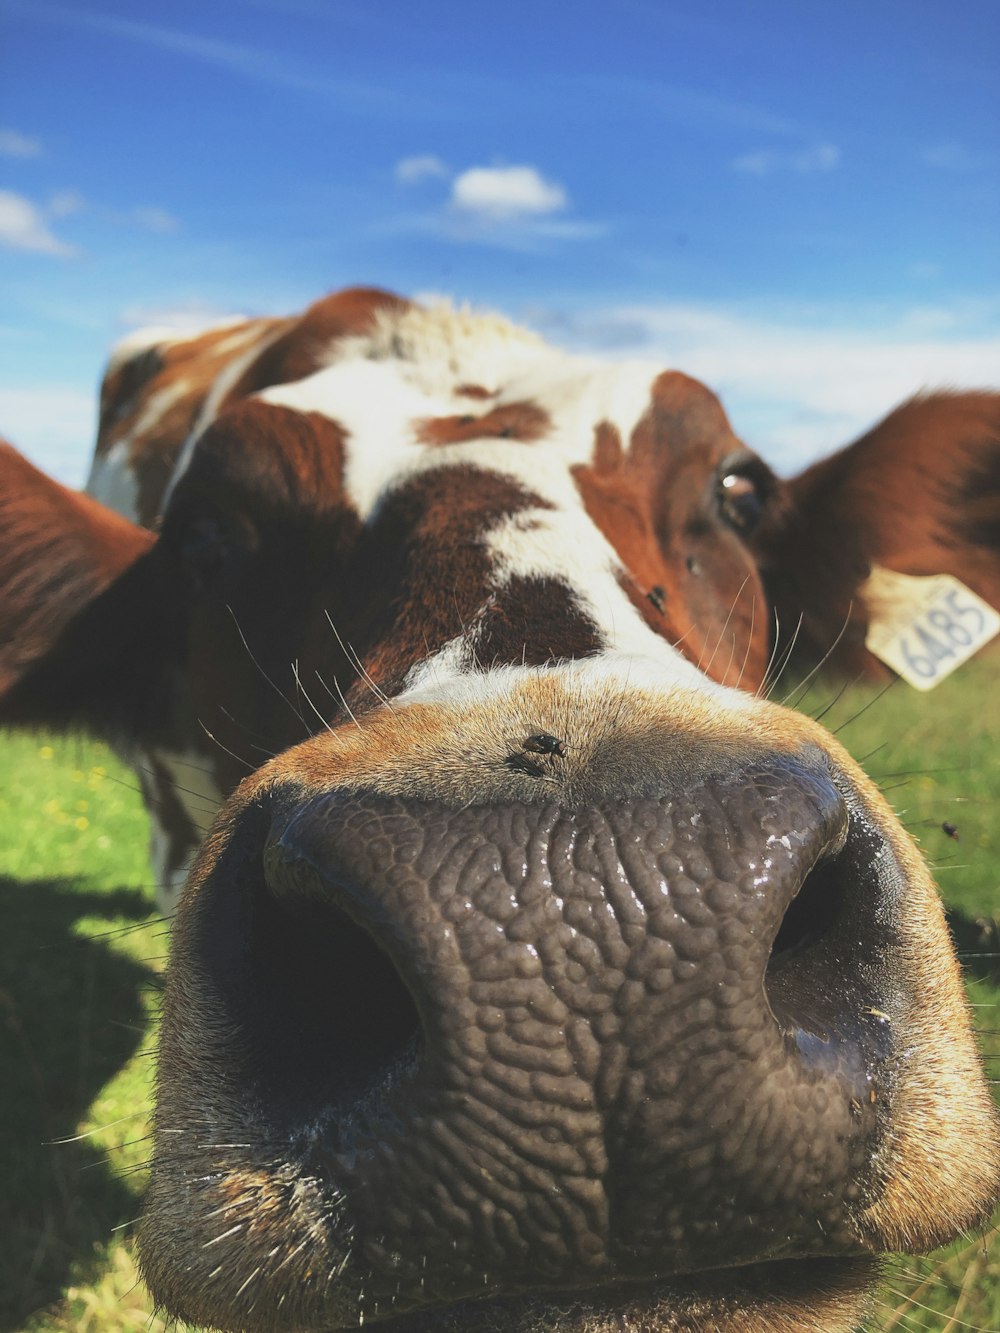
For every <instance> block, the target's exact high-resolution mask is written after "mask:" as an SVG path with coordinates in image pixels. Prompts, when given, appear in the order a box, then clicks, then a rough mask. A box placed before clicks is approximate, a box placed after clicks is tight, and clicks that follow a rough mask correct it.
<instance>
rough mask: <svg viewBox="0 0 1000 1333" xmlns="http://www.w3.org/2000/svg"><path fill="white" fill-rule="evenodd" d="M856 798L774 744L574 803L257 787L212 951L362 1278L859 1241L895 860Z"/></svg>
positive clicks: (601, 1263) (267, 1106)
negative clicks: (241, 911)
mask: <svg viewBox="0 0 1000 1333" xmlns="http://www.w3.org/2000/svg"><path fill="white" fill-rule="evenodd" d="M853 805H854V803H853V801H852V800H851V798H850V795H849V794H848V795H847V796H846V797H845V796H844V795H842V794H841V792H840V791H839V790H838V788H837V786H836V785H835V783H834V781H833V780H832V779H831V777H830V776H829V774H828V772H827V771H825V769H822V768H820V767H819V766H817V765H816V764H815V763H814V762H812V761H810V762H798V761H796V760H793V759H784V758H782V759H780V760H779V759H775V760H774V761H772V762H769V763H764V764H758V765H755V766H753V767H749V768H746V769H744V770H743V771H741V772H740V773H738V774H735V775H728V776H726V777H720V778H714V779H708V780H705V781H703V782H702V783H700V784H699V785H697V786H696V787H694V788H692V789H691V790H690V791H686V792H672V793H664V794H656V793H655V792H651V793H647V794H645V795H643V796H642V797H640V798H637V799H634V800H631V801H620V802H608V803H605V804H602V805H590V806H586V807H584V808H566V807H565V806H562V805H560V804H558V803H554V802H552V803H539V804H526V803H516V802H515V803H508V804H503V805H491V806H470V807H466V808H456V807H453V806H446V805H444V804H439V803H434V802H417V801H413V800H407V799H404V798H399V797H386V796H382V795H376V794H373V793H370V792H364V791H360V792H359V791H345V790H334V791H331V792H328V793H324V794H321V795H318V796H314V797H312V798H310V799H307V800H306V801H305V802H304V803H303V802H301V800H296V801H292V802H289V805H288V808H281V801H280V798H278V800H277V802H276V806H275V808H274V810H273V811H272V817H271V824H270V828H269V830H268V832H267V834H266V846H265V849H264V853H263V874H262V876H260V879H259V883H258V886H257V888H256V890H255V891H254V896H253V905H252V909H251V910H250V912H249V914H248V915H247V916H246V918H245V919H244V921H243V922H242V925H241V928H240V931H239V935H240V939H241V945H240V947H239V948H238V949H236V950H232V951H231V952H230V956H229V959H228V964H227V966H226V967H222V966H220V962H219V959H218V958H217V959H215V960H214V967H213V972H214V974H215V976H216V978H217V980H218V984H220V985H221V986H222V987H223V989H225V988H226V987H228V989H229V992H230V994H231V996H232V997H233V998H232V1003H231V1008H232V1009H233V1011H234V1012H235V1011H238V1012H239V1022H240V1024H241V1027H242V1031H243V1033H244V1043H245V1048H246V1068H247V1069H248V1070H251V1071H252V1078H253V1080H254V1082H255V1085H256V1091H257V1096H258V1098H259V1102H260V1106H261V1108H262V1109H261V1113H262V1114H263V1115H264V1116H265V1117H267V1116H270V1117H272V1118H273V1120H274V1123H275V1125H276V1126H278V1127H280V1134H281V1136H282V1137H283V1138H284V1137H287V1136H290V1137H291V1138H292V1139H294V1140H295V1141H296V1142H298V1143H299V1145H300V1149H301V1152H302V1153H303V1154H304V1155H305V1156H306V1157H307V1158H308V1160H309V1161H310V1163H311V1164H312V1169H315V1171H316V1172H317V1173H319V1174H322V1175H324V1176H327V1177H329V1178H330V1179H331V1181H332V1182H333V1184H334V1185H335V1187H336V1189H337V1190H338V1191H339V1192H342V1194H343V1197H344V1198H345V1200H346V1201H347V1206H348V1208H349V1209H350V1212H351V1217H352V1225H353V1234H354V1238H355V1244H356V1246H357V1247H359V1249H360V1252H361V1253H363V1256H364V1261H365V1265H366V1267H367V1269H368V1270H369V1271H370V1272H371V1273H372V1284H373V1289H377V1287H378V1284H379V1282H380V1281H383V1282H384V1283H385V1284H387V1290H388V1288H389V1287H391V1288H392V1290H393V1291H394V1292H395V1294H396V1298H397V1299H399V1298H400V1292H403V1293H404V1296H405V1292H406V1291H407V1290H408V1289H410V1288H412V1289H413V1293H414V1299H417V1298H418V1296H417V1288H418V1286H419V1299H420V1300H426V1299H427V1297H428V1295H430V1294H431V1290H430V1289H428V1286H427V1284H428V1283H429V1284H431V1288H432V1289H433V1291H434V1292H435V1293H436V1294H437V1295H438V1296H439V1297H440V1298H442V1299H444V1298H445V1297H447V1298H448V1299H454V1298H455V1297H456V1295H458V1294H462V1293H468V1294H475V1293H476V1292H482V1290H483V1283H484V1275H485V1280H486V1284H487V1286H488V1287H489V1289H491V1290H505V1289H510V1288H516V1289H520V1288H522V1287H524V1286H526V1285H527V1286H530V1285H538V1284H551V1283H553V1282H555V1283H562V1282H580V1281H586V1280H587V1279H590V1280H592V1281H593V1280H604V1279H606V1278H607V1277H608V1276H609V1275H610V1276H614V1275H620V1276H622V1277H639V1276H654V1275H656V1274H657V1273H658V1272H659V1271H660V1268H661V1267H662V1261H663V1256H664V1254H669V1255H670V1256H671V1267H672V1269H673V1271H675V1272H683V1271H685V1270H688V1269H695V1268H705V1267H711V1266H713V1265H718V1264H722V1263H725V1264H726V1265H731V1264H734V1263H741V1262H750V1261H753V1260H757V1259H761V1258H780V1257H784V1256H787V1255H803V1254H809V1253H817V1254H831V1253H837V1254H845V1253H853V1252H857V1251H858V1250H859V1249H861V1248H862V1245H861V1242H860V1241H859V1239H858V1230H857V1228H856V1227H855V1225H854V1221H853V1219H854V1217H855V1215H856V1213H857V1211H858V1210H859V1208H860V1207H861V1206H862V1205H863V1204H864V1203H865V1202H866V1201H867V1198H866V1196H867V1194H868V1192H869V1190H870V1189H872V1188H874V1185H873V1182H871V1181H870V1180H869V1179H868V1178H867V1176H866V1167H865V1163H866V1162H871V1161H872V1160H873V1158H874V1157H875V1155H876V1146H877V1145H876V1140H877V1139H878V1136H879V1133H880V1126H881V1099H882V1096H883V1093H884V1091H885V1087H886V1086H887V1085H888V1083H889V1082H890V1081H891V1066H892V1050H891V1040H890V1035H889V1034H890V1033H891V1017H892V1010H893V997H892V994H891V993H890V988H889V987H888V984H887V983H885V982H883V980H882V978H883V976H884V973H885V968H884V962H885V957H886V954H887V951H888V950H891V948H892V919H893V913H894V911H895V899H896V894H897V890H898V871H897V869H896V867H895V863H894V861H893V859H892V856H891V854H890V853H889V851H888V849H887V848H886V847H885V845H884V844H883V843H882V841H881V839H880V838H879V837H878V835H877V834H875V833H874V832H873V831H872V830H871V829H870V827H869V826H868V824H867V822H866V820H865V818H864V816H863V815H862V814H861V813H860V812H859V810H858V809H854V808H852V806H853ZM215 924H216V926H217V925H218V922H216V923H215ZM212 935H213V938H217V937H218V931H217V930H215V931H213V932H212ZM227 976H228V978H229V980H228V981H227V980H226V977H227ZM251 977H252V980H253V984H252V985H251V984H250V978H251ZM720 1237H725V1242H724V1248H723V1247H722V1242H721V1240H720Z"/></svg>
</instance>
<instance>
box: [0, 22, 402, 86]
mask: <svg viewBox="0 0 1000 1333" xmlns="http://www.w3.org/2000/svg"><path fill="white" fill-rule="evenodd" d="M7 5H8V8H11V9H14V10H19V11H20V12H21V13H23V14H24V15H25V16H27V17H30V18H32V19H34V20H41V21H43V22H49V23H55V24H58V25H60V26H63V27H72V28H87V29H90V30H91V31H93V32H101V33H105V34H106V35H107V36H110V37H118V38H122V39H124V40H126V41H131V42H136V43H139V44H141V45H143V46H149V47H153V48H155V49H156V50H158V51H163V52H166V53H168V54H170V55H175V56H179V57H182V58H186V59H189V60H196V61H199V62H201V63H203V64H208V65H212V66H214V67H215V68H217V69H224V70H227V71H229V72H230V73H232V74H237V75H242V76H243V77H245V78H249V79H254V80H256V81H258V82H260V83H265V84H269V85H270V86H272V87H276V88H288V89H291V90H294V91H298V92H307V93H321V94H324V95H327V96H331V97H335V98H337V99H339V100H341V101H345V102H349V103H350V104H351V105H352V106H354V107H358V106H360V107H364V108H368V109H377V108H380V109H382V110H393V111H398V110H399V109H400V104H401V98H400V95H399V94H398V93H397V92H395V91H394V90H393V89H391V88H389V87H387V86H386V87H383V86H379V85H376V84H368V83H358V82H355V81H352V80H349V79H342V78H331V77H330V76H329V75H328V74H326V73H325V72H322V71H321V72H318V73H317V72H314V71H312V70H307V69H304V68H302V66H301V65H299V64H298V63H296V62H294V61H291V60H288V59H287V58H285V57H283V56H282V55H281V53H280V52H278V51H276V50H274V49H273V48H260V49H258V48H254V47H252V46H246V45H244V44H243V43H241V42H231V41H225V40H222V39H220V38H216V37H203V36H201V35H200V34H198V33H193V32H185V31H182V30H180V29H178V28H169V27H164V26H163V25H162V24H158V23H143V22H139V21H137V20H135V19H126V18H119V17H117V16H115V15H112V14H104V13H100V12H97V11H94V10H86V9H82V8H70V7H69V6H68V5H60V4H48V3H45V0H30V3H29V0H7Z"/></svg>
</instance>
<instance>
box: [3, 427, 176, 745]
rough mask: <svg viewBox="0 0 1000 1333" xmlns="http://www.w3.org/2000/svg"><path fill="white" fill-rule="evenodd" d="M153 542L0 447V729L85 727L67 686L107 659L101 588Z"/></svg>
mask: <svg viewBox="0 0 1000 1333" xmlns="http://www.w3.org/2000/svg"><path fill="white" fill-rule="evenodd" d="M154 540H155V539H154V537H153V536H152V534H151V533H149V532H146V531H145V530H144V529H142V528H138V527H136V526H135V525H134V524H132V523H129V522H127V521H126V520H125V519H123V518H120V517H119V516H118V515H117V514H115V513H114V512H113V511H112V510H110V509H107V508H105V506H103V505H101V504H98V503H97V502H96V501H94V500H91V499H90V498H89V497H88V496H85V495H82V494H80V493H78V492H76V491H72V490H69V489H68V488H67V487H65V486H61V485H60V484H59V483H58V482H56V481H53V480H52V479H51V478H50V477H47V476H46V475H45V474H44V473H43V472H40V471H39V470H38V469H37V468H36V467H34V466H32V464H31V463H29V462H28V461H27V459H26V458H24V457H23V456H22V455H21V454H19V453H18V452H17V450H16V449H14V448H12V447H11V446H10V445H9V444H6V443H4V442H3V441H0V721H5V722H31V723H45V722H52V723H54V724H56V725H59V724H61V723H63V722H66V721H70V720H74V719H75V718H77V717H79V720H80V721H85V720H86V719H85V717H82V716H79V715H80V713H81V712H85V711H86V710H85V709H81V707H80V697H79V696H80V690H79V688H78V684H77V680H78V678H79V677H80V675H81V673H84V674H85V673H86V672H87V671H88V670H90V671H93V670H94V669H95V668H97V669H99V667H98V666H97V663H98V658H99V657H100V655H101V654H103V653H106V652H111V651H113V644H112V643H111V642H108V641H107V633H106V626H105V624H104V622H106V621H107V619H108V616H107V613H106V611H105V610H104V606H105V604H106V601H107V599H108V596H109V593H110V590H112V589H113V588H114V587H115V586H116V585H117V584H118V583H119V582H120V581H121V579H122V577H123V575H124V574H125V573H126V572H127V571H128V570H129V569H131V568H132V567H133V566H134V565H135V564H136V562H137V561H140V560H141V559H142V558H143V556H144V554H145V553H146V552H147V551H148V550H149V548H150V547H151V546H152V545H153V544H154ZM132 628H134V629H138V628H139V627H138V626H133V627H132ZM102 640H103V641H102ZM74 677H75V678H77V679H74Z"/></svg>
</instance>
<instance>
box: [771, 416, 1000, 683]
mask: <svg viewBox="0 0 1000 1333" xmlns="http://www.w3.org/2000/svg"><path fill="white" fill-rule="evenodd" d="M755 545H756V548H757V555H758V559H759V561H760V564H761V571H762V574H763V577H764V582H765V587H766V589H767V592H768V595H769V598H770V601H771V604H772V614H773V618H774V621H775V622H776V623H777V625H778V636H777V637H778V640H779V645H781V643H782V642H783V643H784V644H786V645H787V644H788V643H789V642H790V641H791V638H792V636H793V635H795V634H796V633H797V641H796V649H795V651H796V657H797V658H799V659H800V660H801V661H802V662H803V663H806V664H816V663H818V662H819V661H820V660H821V659H824V658H825V659H826V663H827V666H828V667H830V668H832V669H834V670H836V671H838V672H840V673H841V674H851V675H854V674H857V673H859V672H860V673H864V674H868V675H878V674H885V668H883V667H882V666H881V664H880V663H879V662H878V661H877V660H876V659H875V658H874V657H873V656H872V655H871V654H870V653H869V652H868V650H867V649H866V647H865V636H866V633H867V630H868V621H869V608H868V606H867V604H866V601H865V591H864V584H865V582H866V580H867V579H868V577H869V575H870V574H871V572H872V569H873V568H874V567H875V566H882V567H883V568H885V569H889V570H894V571H896V572H898V573H901V574H910V575H917V576H928V575H933V574H951V575H953V576H954V577H955V578H958V579H960V580H961V581H962V582H963V583H964V584H966V585H967V586H968V587H969V588H971V589H972V590H973V591H974V592H975V593H977V594H978V595H979V596H980V597H982V598H983V599H984V600H985V601H987V602H989V603H990V604H991V605H992V606H994V607H998V608H1000V394H995V393H935V394H927V395H921V396H919V397H917V398H913V399H911V400H910V401H909V402H907V403H904V404H903V405H902V407H899V408H897V409H896V410H895V411H894V412H892V413H890V415H889V416H887V417H886V418H885V420H884V421H881V422H880V423H879V424H878V425H877V426H875V427H874V428H873V429H872V430H871V431H869V432H868V433H867V434H866V435H864V436H862V437H861V438H860V439H859V440H856V441H855V442H854V443H853V444H851V445H848V446H847V448H845V449H842V450H840V452H839V453H836V454H833V455H832V456H831V457H829V458H826V459H824V460H822V461H821V462H819V463H816V464H814V465H813V466H812V467H810V468H808V469H807V470H806V471H805V472H802V473H801V474H800V475H799V476H797V477H794V478H792V479H791V480H790V481H788V482H786V483H785V484H784V486H783V488H782V496H781V503H780V504H778V505H776V506H775V507H774V512H773V516H772V518H771V519H770V521H768V522H767V523H766V524H765V525H764V528H763V530H762V531H761V532H760V533H759V535H758V538H757V540H756V542H755Z"/></svg>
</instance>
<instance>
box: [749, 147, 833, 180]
mask: <svg viewBox="0 0 1000 1333" xmlns="http://www.w3.org/2000/svg"><path fill="white" fill-rule="evenodd" d="M841 156H842V154H841V151H840V149H839V148H838V147H837V145H836V144H832V143H817V144H812V145H811V146H810V147H808V148H798V149H780V148H763V149H758V150H757V151H755V152H752V153H743V154H741V156H740V157H737V158H734V159H733V162H732V167H733V170H734V171H739V172H741V173H742V174H744V175H747V176H769V175H770V174H771V173H772V172H774V171H796V172H798V173H799V174H800V175H809V174H810V173H812V172H823V171H835V170H836V168H837V167H839V166H840V161H841Z"/></svg>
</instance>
